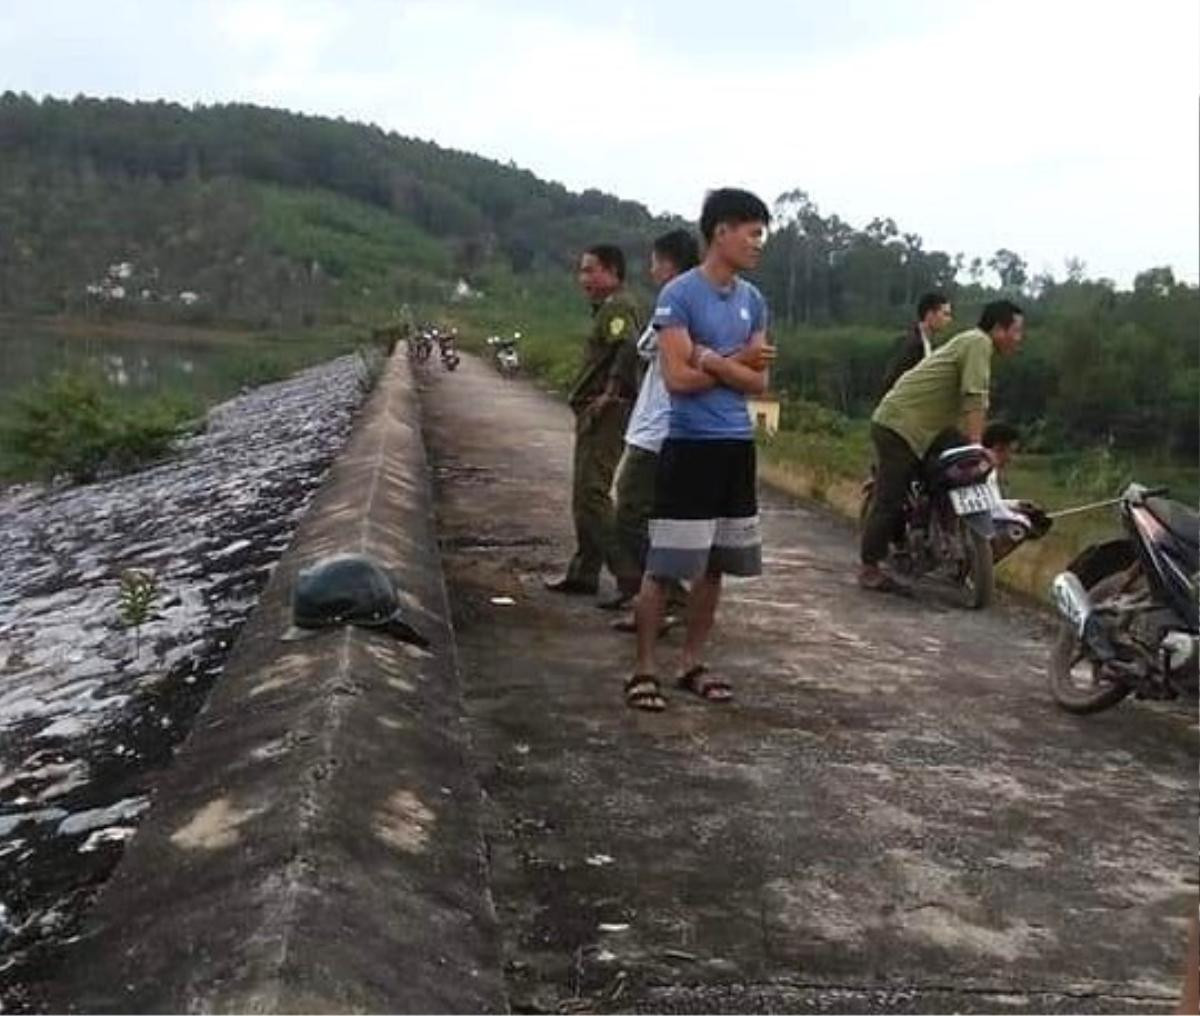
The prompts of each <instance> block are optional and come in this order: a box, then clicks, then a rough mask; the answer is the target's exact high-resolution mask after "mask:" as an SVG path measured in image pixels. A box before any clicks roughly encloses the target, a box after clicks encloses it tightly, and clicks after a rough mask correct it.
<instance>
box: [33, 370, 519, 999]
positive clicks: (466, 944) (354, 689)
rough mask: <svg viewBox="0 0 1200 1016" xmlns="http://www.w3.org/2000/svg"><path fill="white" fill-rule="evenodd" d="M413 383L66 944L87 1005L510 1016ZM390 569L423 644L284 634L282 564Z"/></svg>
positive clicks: (74, 986) (305, 528) (362, 455)
mask: <svg viewBox="0 0 1200 1016" xmlns="http://www.w3.org/2000/svg"><path fill="white" fill-rule="evenodd" d="M419 412H420V410H419V405H418V401H417V393H416V390H415V385H414V382H413V379H412V377H411V374H410V371H409V367H408V364H407V362H406V361H405V359H404V358H403V357H402V356H396V357H393V358H392V361H391V363H390V364H389V367H388V369H387V371H386V373H385V375H384V377H383V379H382V380H381V382H380V384H379V386H378V388H377V389H376V391H375V393H374V394H373V395H372V397H371V400H370V402H369V403H368V405H367V407H366V408H365V409H364V411H363V415H362V417H361V418H360V420H359V422H358V424H357V426H356V429H355V432H354V434H353V436H352V437H351V439H350V442H349V444H348V445H347V447H346V450H345V451H344V452H343V453H342V455H341V456H340V458H339V460H338V461H337V463H336V464H335V466H334V467H333V469H332V470H331V472H330V475H329V478H328V480H327V481H326V484H325V486H324V487H323V488H322V489H321V491H320V492H319V493H318V495H317V497H316V499H315V501H314V504H313V507H312V508H311V510H310V511H309V513H308V514H307V515H306V516H305V518H304V519H303V521H302V522H301V523H300V526H299V528H298V531H297V535H296V538H295V540H294V541H293V544H292V546H291V547H290V548H289V549H288V550H287V552H286V553H285V554H284V556H283V558H282V560H281V561H280V564H279V567H278V568H277V569H276V571H275V573H274V575H273V576H272V579H271V582H270V584H269V585H268V587H267V589H266V590H265V592H264V593H263V596H262V598H261V600H260V602H259V605H258V607H257V608H256V610H255V611H254V613H253V614H252V616H251V617H250V619H249V620H248V621H247V623H246V626H245V628H244V629H243V631H242V634H241V636H240V639H239V641H238V643H237V645H236V646H235V647H234V650H233V653H232V655H231V657H230V660H229V662H228V664H227V666H226V671H225V676H224V677H223V679H222V681H221V682H220V684H219V685H218V686H217V688H216V689H215V690H214V693H213V695H212V697H211V698H210V700H209V703H208V705H207V706H206V708H205V710H204V711H203V712H202V714H201V715H200V716H199V717H198V718H197V721H196V724H195V727H194V729H193V732H192V735H191V737H190V738H189V739H188V741H187V742H186V743H185V744H184V746H183V747H182V748H181V749H180V751H179V753H178V756H177V758H176V760H175V763H174V765H173V766H172V767H171V770H170V771H169V772H168V773H167V774H166V776H165V777H164V780H163V783H162V785H161V786H160V788H159V790H158V793H157V795H156V799H155V802H154V805H153V808H152V810H151V812H150V814H149V816H148V817H147V819H146V821H145V822H144V823H143V825H142V827H141V829H140V830H139V832H138V834H137V836H136V838H135V839H134V841H133V842H132V844H131V845H130V848H129V851H128V853H127V855H126V857H125V859H124V861H123V862H122V864H121V866H120V867H119V868H118V869H117V872H116V874H115V875H114V877H113V879H112V880H111V881H110V882H109V884H108V885H107V886H106V887H105V890H104V892H103V894H102V895H101V898H100V900H99V902H98V904H97V906H96V908H95V910H94V912H93V914H92V916H91V918H90V920H89V922H88V925H87V929H86V932H85V934H84V936H83V937H82V939H81V940H80V941H79V942H78V943H77V944H76V945H75V947H74V949H73V951H71V952H70V953H68V955H67V957H66V961H65V963H64V965H63V969H62V973H61V975H60V977H59V978H58V982H57V995H56V997H55V998H54V999H53V1002H54V1003H55V1007H56V1008H60V1009H61V1010H62V1011H70V1010H73V1011H91V1012H97V1011H100V1012H105V1011H107V1012H197V1011H209V1012H212V1011H242V1012H341V1011H377V1012H378V1011H385V1012H455V1011H460V1012H461V1011H475V1012H482V1011H496V1010H502V1009H504V1008H505V999H504V988H503V977H502V973H501V969H500V960H499V954H498V946H497V936H496V929H495V918H494V913H493V910H492V905H491V899H490V896H489V893H488V889H487V880H486V866H485V861H484V855H483V841H482V836H481V826H480V815H479V811H480V801H479V788H478V786H477V785H476V783H475V781H474V777H473V775H472V773H471V769H470V767H469V764H468V759H467V755H468V743H467V734H466V730H465V726H464V722H463V713H462V708H461V697H460V689H459V683H458V675H457V672H456V664H455V650H454V639H453V634H452V631H451V628H450V623H449V617H448V608H447V601H446V595H445V587H444V582H443V577H442V571H441V563H440V560H439V557H438V552H437V543H436V539H435V533H434V523H433V506H432V501H431V493H430V487H429V477H428V469H427V464H426V459H425V451H424V447H423V445H422V438H421V431H420V426H419ZM350 550H353V551H365V552H367V553H370V554H373V555H376V556H377V557H378V559H379V560H381V561H382V562H383V563H385V564H387V565H389V566H391V567H393V568H394V569H395V570H396V572H397V574H398V577H399V580H400V583H401V586H402V588H403V589H404V590H405V591H406V592H405V599H406V603H405V606H406V608H407V610H408V612H409V617H410V619H411V620H412V622H413V623H414V625H415V626H416V627H418V628H419V629H420V630H421V632H422V633H423V634H424V635H426V636H427V637H428V638H429V640H430V643H431V645H430V647H429V650H427V651H426V650H421V649H417V648H416V647H413V646H409V645H406V644H403V643H400V642H397V641H395V640H393V639H391V638H390V637H388V636H386V635H382V634H376V633H370V632H366V631H363V630H359V629H342V630H336V631H331V632H327V633H322V634H321V635H320V636H318V637H316V638H313V639H310V640H307V641H304V642H300V643H295V642H289V643H283V642H280V641H279V635H280V633H281V632H282V631H283V630H284V629H285V627H286V625H287V622H288V613H289V603H288V596H289V591H290V589H291V587H292V584H293V581H294V578H295V576H296V574H297V572H298V570H299V569H300V568H301V567H302V566H303V565H304V564H306V563H307V562H310V561H311V560H313V559H314V558H316V557H319V556H322V555H324V554H328V553H331V552H335V551H350Z"/></svg>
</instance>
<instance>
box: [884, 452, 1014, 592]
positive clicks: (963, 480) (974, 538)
mask: <svg viewBox="0 0 1200 1016" xmlns="http://www.w3.org/2000/svg"><path fill="white" fill-rule="evenodd" d="M993 468H994V466H993V463H992V458H991V456H990V455H989V454H988V452H987V449H985V448H983V447H982V446H981V445H975V444H968V445H962V446H959V447H955V448H948V449H946V450H945V451H943V452H941V453H940V454H937V455H934V456H932V457H931V458H930V459H928V460H927V461H926V462H925V463H924V464H923V466H922V468H921V470H920V472H919V473H918V475H917V477H916V478H915V479H914V480H913V481H912V484H911V485H910V487H909V490H908V495H907V496H906V498H905V501H904V517H903V531H902V532H897V534H896V539H895V540H894V541H893V545H892V549H891V553H890V555H889V559H888V560H889V564H890V565H891V567H892V569H893V570H894V571H896V572H897V573H899V574H902V575H906V576H908V577H910V578H917V577H920V576H924V575H933V576H937V577H941V578H944V579H947V580H949V581H950V583H951V584H952V585H953V586H954V587H955V589H956V590H957V591H958V592H959V595H960V598H961V600H962V602H963V605H964V606H967V607H970V608H972V609H975V610H979V609H982V608H983V607H986V606H987V605H988V604H989V603H991V601H992V597H993V595H994V593H995V588H996V580H995V575H994V572H993V556H992V543H991V541H992V539H993V537H994V536H995V534H996V527H995V524H994V521H993V516H994V515H995V514H996V513H997V510H998V508H999V503H998V499H997V497H996V494H995V491H994V490H993V488H992V486H991V485H990V484H989V483H988V482H987V480H988V476H989V475H990V474H991V472H992V469H993ZM874 488H875V482H874V479H870V480H868V481H867V482H866V483H865V484H864V485H863V500H862V510H861V515H860V518H861V521H863V522H864V523H865V522H866V518H867V515H868V513H869V512H870V507H871V500H872V498H873V496H874Z"/></svg>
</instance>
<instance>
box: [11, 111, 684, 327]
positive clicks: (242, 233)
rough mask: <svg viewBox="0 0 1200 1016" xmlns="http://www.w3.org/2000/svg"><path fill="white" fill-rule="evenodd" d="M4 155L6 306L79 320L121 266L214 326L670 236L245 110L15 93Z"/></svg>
mask: <svg viewBox="0 0 1200 1016" xmlns="http://www.w3.org/2000/svg"><path fill="white" fill-rule="evenodd" d="M0 151H2V152H3V153H4V157H3V160H2V161H0V309H5V310H26V311H28V310H41V311H53V310H71V309H74V304H75V303H76V302H77V301H78V300H79V299H80V298H81V294H83V293H84V292H85V287H86V285H87V284H88V283H89V282H90V283H91V284H93V285H98V284H100V283H102V282H103V280H102V279H100V280H99V281H97V279H98V275H99V274H100V273H102V272H103V271H104V270H105V269H106V266H108V265H110V264H121V263H126V262H127V263H130V264H132V265H133V270H134V271H135V272H136V271H137V270H138V269H139V267H142V268H145V269H146V270H148V271H153V272H157V285H149V284H148V283H149V282H150V281H152V280H147V279H144V278H137V279H133V280H131V281H132V285H130V286H125V287H122V288H123V289H127V290H130V291H136V293H138V294H140V293H141V292H142V291H143V290H144V291H147V292H153V293H155V294H158V293H174V294H176V295H177V294H178V293H179V292H181V291H184V292H195V293H198V294H203V295H204V297H205V298H206V299H207V300H210V301H212V302H214V303H215V304H216V307H215V311H216V312H217V313H220V314H224V313H235V314H237V313H244V312H260V313H266V312H273V313H279V312H281V311H288V310H291V309H295V308H294V306H293V305H296V304H298V303H303V304H305V309H308V310H311V306H313V305H322V304H324V303H326V302H327V301H328V299H329V296H330V294H329V290H330V289H331V288H336V287H337V286H342V287H343V288H349V289H352V290H353V292H354V294H355V295H356V296H363V295H371V294H370V293H368V294H364V293H363V290H364V289H365V290H369V291H372V292H376V291H377V290H378V289H379V288H380V287H381V288H382V289H384V290H386V295H387V297H388V298H390V299H395V298H396V297H400V298H416V299H421V298H423V297H427V296H432V295H434V294H436V293H437V292H444V287H442V288H441V289H439V288H438V287H437V286H436V285H434V284H435V283H437V282H439V281H440V282H442V283H444V282H445V281H446V280H448V279H453V278H457V277H463V276H465V277H468V278H469V277H470V276H471V274H472V273H476V272H479V271H481V270H483V269H484V268H485V267H487V266H493V267H494V266H497V265H499V266H502V267H503V268H505V269H507V270H511V271H512V272H516V273H523V272H530V271H536V270H537V269H539V268H545V267H565V266H566V265H567V264H568V263H569V260H570V258H571V256H572V254H573V252H576V251H578V249H579V247H580V246H581V245H584V244H587V243H594V242H596V241H597V239H599V238H603V239H605V240H609V241H612V242H616V243H621V244H624V245H626V246H627V247H629V248H630V249H631V252H638V251H644V250H645V249H646V247H647V243H648V238H649V237H650V236H651V235H652V234H653V233H654V232H655V230H657V229H660V228H663V227H664V226H665V225H667V223H666V221H665V220H662V221H657V222H656V220H655V219H654V218H653V217H652V216H651V215H650V213H649V212H648V211H647V210H646V209H645V208H644V207H643V206H642V205H640V204H637V203H635V202H631V201H622V200H620V199H618V198H615V197H612V196H610V195H606V194H602V193H600V192H599V191H596V190H587V191H584V192H583V193H581V194H576V193H572V192H571V191H568V190H567V189H566V188H565V187H562V186H560V185H558V184H554V183H548V182H546V181H544V180H541V179H539V178H538V177H536V176H534V174H533V173H530V172H528V171H525V170H521V169H517V168H516V167H515V166H512V165H502V164H500V163H498V162H495V161H492V160H489V159H484V158H481V157H479V156H476V155H470V154H467V153H463V152H457V151H451V150H448V149H444V148H441V147H439V146H438V145H436V144H433V143H430V142H425V141H418V140H414V139H411V138H405V137H401V136H399V135H397V134H394V133H387V132H384V131H382V130H380V129H379V128H377V127H370V126H365V125H362V124H355V123H350V122H347V121H345V120H331V119H327V118H322V117H313V116H303V115H300V114H295V113H288V112H283V111H280V110H273V109H264V108H260V107H256V106H249V105H227V106H209V107H202V106H197V107H194V108H191V109H189V108H185V107H183V106H180V105H176V104H172V103H166V102H154V103H148V102H124V101H120V100H113V99H106V100H101V99H90V98H77V99H74V100H72V101H69V102H68V101H59V100H55V99H45V100H42V101H38V100H35V99H33V98H30V97H29V96H26V95H17V94H14V93H12V92H8V93H5V94H4V95H3V96H0ZM297 273H300V275H303V276H304V277H303V278H301V277H299V275H297ZM251 280H253V281H254V283H255V284H254V285H253V287H250V286H249V285H248V283H249V282H250V281H251ZM110 288H111V287H110ZM251 288H253V290H254V293H251V292H250V289H251ZM304 290H308V291H309V292H307V293H304V292H303V291H304ZM379 295H382V294H379ZM260 305H261V306H260Z"/></svg>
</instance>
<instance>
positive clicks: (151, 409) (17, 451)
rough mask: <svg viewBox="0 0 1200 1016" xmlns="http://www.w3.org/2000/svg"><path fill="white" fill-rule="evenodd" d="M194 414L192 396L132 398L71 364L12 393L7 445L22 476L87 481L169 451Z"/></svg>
mask: <svg viewBox="0 0 1200 1016" xmlns="http://www.w3.org/2000/svg"><path fill="white" fill-rule="evenodd" d="M195 415H196V407H195V405H194V403H193V402H192V401H191V400H189V399H185V398H182V397H180V396H157V397H153V398H143V399H139V400H134V401H130V400H129V396H128V395H126V394H124V393H118V391H117V390H116V389H114V388H112V387H111V386H110V385H108V384H107V383H106V382H105V381H104V380H103V379H102V378H100V377H99V376H97V375H94V374H90V373H82V372H70V371H65V372H60V373H57V374H54V375H53V376H52V377H50V378H49V379H48V380H47V381H45V382H42V383H41V384H37V385H34V386H32V387H30V388H28V389H26V390H25V391H24V392H22V393H20V394H18V395H17V396H15V397H14V398H13V400H12V402H11V404H10V406H9V408H8V409H7V411H6V412H5V414H4V417H3V419H0V449H2V450H3V453H4V458H5V462H6V470H7V471H8V472H11V473H12V474H14V475H16V476H22V477H27V478H40V479H45V480H50V479H54V478H55V477H59V476H65V477H67V478H69V479H70V480H72V481H74V482H77V483H87V482H90V481H92V480H95V479H96V478H97V477H99V476H102V475H105V474H111V473H120V472H127V471H129V470H132V469H135V468H137V467H138V466H140V465H143V464H144V463H146V462H150V461H153V460H155V459H159V458H161V457H162V456H164V455H166V454H167V452H168V451H170V448H171V444H172V442H173V441H174V440H175V438H176V437H177V436H179V434H180V432H181V431H182V429H183V428H184V425H185V423H186V421H188V420H189V419H190V418H193V417H194V416H195Z"/></svg>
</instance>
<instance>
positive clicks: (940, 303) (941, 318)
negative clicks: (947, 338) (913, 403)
mask: <svg viewBox="0 0 1200 1016" xmlns="http://www.w3.org/2000/svg"><path fill="white" fill-rule="evenodd" d="M950 311H951V308H950V301H949V300H947V299H946V297H945V295H943V294H942V293H926V294H925V295H924V296H922V297H921V299H920V300H918V301H917V320H916V321H914V322H913V323H912V325H911V327H910V328H909V329H908V331H907V332H905V333H904V334H903V335H901V336H900V338H898V339H897V340H896V344H895V346H894V347H893V348H892V355H891V359H889V360H888V365H887V370H886V371H884V374H883V387H882V388H881V389H880V392H879V395H880V398H882V397H883V396H884V395H886V394H887V393H888V392H889V391H891V388H892V385H894V384H895V383H896V381H897V380H898V379H899V377H900V375H901V374H903V373H904V372H905V371H906V370H912V368H913V367H915V366H916V365H917V364H918V363H920V362H921V361H922V360H924V359H925V357H927V356H928V355H929V354H930V353H932V352H933V337H934V335H936V334H937V333H938V332H940V331H941V330H942V329H943V328H946V327H947V326H948V325H949V324H950V322H951V321H952V320H953V316H952V315H951V312H950Z"/></svg>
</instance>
